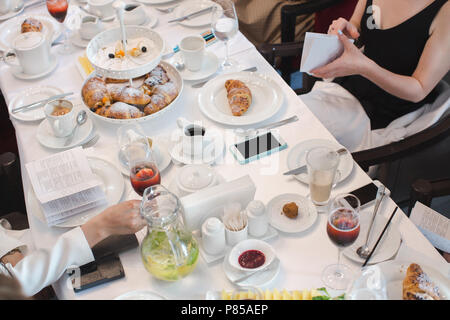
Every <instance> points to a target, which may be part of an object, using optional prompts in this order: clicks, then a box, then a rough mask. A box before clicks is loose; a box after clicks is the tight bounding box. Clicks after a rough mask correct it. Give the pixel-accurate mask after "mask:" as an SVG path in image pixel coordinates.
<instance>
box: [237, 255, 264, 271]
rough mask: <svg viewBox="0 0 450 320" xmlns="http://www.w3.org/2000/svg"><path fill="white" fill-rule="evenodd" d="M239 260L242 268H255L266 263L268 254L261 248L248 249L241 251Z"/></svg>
mask: <svg viewBox="0 0 450 320" xmlns="http://www.w3.org/2000/svg"><path fill="white" fill-rule="evenodd" d="M238 261H239V265H240V266H241V267H242V268H248V269H255V268H258V267H260V266H262V265H263V264H264V262H265V261H266V256H265V255H264V253H262V252H261V251H259V250H247V251H244V252H242V253H241V255H240V256H239V259H238Z"/></svg>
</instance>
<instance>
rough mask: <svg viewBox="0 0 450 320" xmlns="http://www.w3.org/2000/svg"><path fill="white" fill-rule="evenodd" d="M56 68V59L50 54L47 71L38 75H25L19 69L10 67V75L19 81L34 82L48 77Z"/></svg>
mask: <svg viewBox="0 0 450 320" xmlns="http://www.w3.org/2000/svg"><path fill="white" fill-rule="evenodd" d="M57 67H58V57H56V56H55V55H54V54H50V65H49V66H48V69H47V70H44V71H42V72H41V73H38V74H27V73H24V72H23V71H22V68H21V67H11V68H10V69H11V73H12V74H13V75H14V76H15V77H16V78H18V79H20V80H36V79H40V78H43V77H45V76H48V75H49V74H50V73H52V72H53V71H55V69H56V68H57Z"/></svg>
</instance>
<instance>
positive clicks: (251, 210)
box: [247, 200, 269, 237]
mask: <svg viewBox="0 0 450 320" xmlns="http://www.w3.org/2000/svg"><path fill="white" fill-rule="evenodd" d="M247 218H248V233H249V234H250V235H251V236H253V237H262V236H263V235H265V234H266V232H267V229H268V228H269V219H268V217H267V215H266V207H265V206H264V203H262V201H259V200H253V201H250V203H249V204H248V205H247Z"/></svg>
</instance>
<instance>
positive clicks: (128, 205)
mask: <svg viewBox="0 0 450 320" xmlns="http://www.w3.org/2000/svg"><path fill="white" fill-rule="evenodd" d="M139 205H140V201H138V200H130V201H125V202H122V203H119V204H117V205H114V206H111V207H109V208H107V209H105V210H104V211H103V212H101V213H100V214H99V215H97V216H95V217H94V218H92V219H91V220H89V221H88V222H86V223H85V224H84V225H82V226H81V227H76V228H74V229H72V230H70V231H68V232H66V233H64V234H62V235H61V236H60V237H59V238H58V240H57V241H56V242H55V244H54V245H53V246H52V247H51V248H49V249H39V250H35V251H33V252H31V253H29V254H27V255H25V256H24V255H23V254H22V250H23V243H22V242H20V241H18V240H17V239H15V238H13V237H11V236H10V235H8V233H7V232H6V230H5V229H4V228H3V227H2V226H1V225H0V262H1V263H0V275H2V274H3V275H6V276H10V277H12V278H14V279H15V280H17V282H19V284H20V285H21V287H22V292H23V294H24V295H25V296H33V295H34V294H36V293H38V292H39V291H40V290H42V289H43V288H45V287H46V286H48V285H50V284H52V283H54V282H55V281H56V280H58V279H59V278H60V277H61V276H62V275H63V274H64V272H65V271H66V269H67V268H68V267H73V266H82V265H84V264H87V263H89V262H92V261H94V256H93V253H92V250H91V248H92V247H93V246H94V245H95V244H97V243H99V242H100V241H102V240H103V239H105V238H107V237H109V236H111V235H121V234H132V233H136V232H138V231H139V230H141V229H142V228H143V227H144V226H145V225H146V223H145V220H144V219H143V218H142V217H141V216H140V214H139ZM0 289H1V288H0Z"/></svg>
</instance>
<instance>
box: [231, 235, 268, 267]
mask: <svg viewBox="0 0 450 320" xmlns="http://www.w3.org/2000/svg"><path fill="white" fill-rule="evenodd" d="M274 258H275V251H274V250H273V249H272V247H271V246H270V245H269V244H268V243H267V242H265V241H262V240H258V239H247V240H243V241H241V242H239V243H238V244H236V245H235V246H234V247H233V248H232V249H231V251H230V255H229V257H228V259H229V260H228V261H229V263H230V265H231V266H233V267H235V268H236V269H239V270H242V271H257V270H260V269H263V268H265V267H266V266H267V265H269V264H270V263H271V262H272V261H273V259H274Z"/></svg>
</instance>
